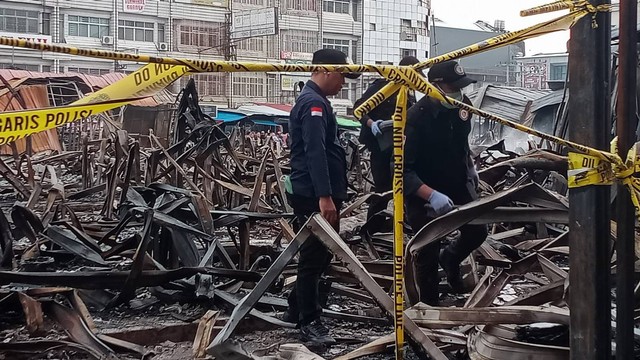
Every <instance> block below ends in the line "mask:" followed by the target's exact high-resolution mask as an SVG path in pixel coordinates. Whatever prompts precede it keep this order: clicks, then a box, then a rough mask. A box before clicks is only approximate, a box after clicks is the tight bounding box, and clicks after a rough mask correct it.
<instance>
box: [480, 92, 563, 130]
mask: <svg viewBox="0 0 640 360" xmlns="http://www.w3.org/2000/svg"><path fill="white" fill-rule="evenodd" d="M549 93H551V90H537V89H525V88H519V87H509V86H496V85H486V86H484V87H482V88H480V89H478V90H476V91H474V92H472V93H470V94H467V96H468V97H469V98H470V99H471V101H472V102H473V104H474V105H475V106H476V107H479V108H480V109H482V110H485V111H487V112H490V113H492V114H495V115H498V116H500V117H503V118H506V119H508V120H514V121H518V122H520V121H521V119H522V117H523V115H525V114H524V113H525V110H526V106H527V104H528V103H529V102H530V101H531V102H535V101H536V100H537V99H540V98H542V97H544V96H545V95H548V94H549Z"/></svg>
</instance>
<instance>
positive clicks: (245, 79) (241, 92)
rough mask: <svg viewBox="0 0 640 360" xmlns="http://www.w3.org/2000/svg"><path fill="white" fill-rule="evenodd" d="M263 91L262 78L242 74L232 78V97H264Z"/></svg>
mask: <svg viewBox="0 0 640 360" xmlns="http://www.w3.org/2000/svg"><path fill="white" fill-rule="evenodd" d="M264 90H265V79H264V77H260V76H251V75H244V74H243V75H240V74H237V75H235V76H234V77H233V96H246V97H264V94H265V91H264Z"/></svg>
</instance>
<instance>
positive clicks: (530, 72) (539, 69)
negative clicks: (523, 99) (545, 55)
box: [522, 61, 549, 90]
mask: <svg viewBox="0 0 640 360" xmlns="http://www.w3.org/2000/svg"><path fill="white" fill-rule="evenodd" d="M548 77H549V76H548V66H547V62H546V61H544V62H530V63H523V64H522V87H524V88H527V89H539V90H542V89H546V88H547V79H548Z"/></svg>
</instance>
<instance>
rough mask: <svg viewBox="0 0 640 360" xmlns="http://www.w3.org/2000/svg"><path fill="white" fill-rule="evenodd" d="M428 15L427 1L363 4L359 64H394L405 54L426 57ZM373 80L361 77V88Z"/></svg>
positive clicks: (388, 0)
mask: <svg viewBox="0 0 640 360" xmlns="http://www.w3.org/2000/svg"><path fill="white" fill-rule="evenodd" d="M430 15H431V0H395V1H394V0H367V1H365V6H364V14H363V18H364V21H363V22H364V39H363V43H364V48H363V54H364V56H363V62H364V63H366V64H378V65H392V64H395V65H397V64H398V62H399V61H400V59H402V58H403V57H404V56H407V55H412V56H415V57H417V58H418V59H420V60H425V59H427V58H429V56H430V54H429V46H430V42H429V17H430ZM374 77H376V76H375V75H365V76H363V80H362V83H363V86H364V87H365V88H366V86H367V85H368V84H369V83H370V82H371V80H372V79H373V78H374Z"/></svg>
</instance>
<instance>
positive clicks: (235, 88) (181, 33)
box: [0, 0, 429, 113]
mask: <svg viewBox="0 0 640 360" xmlns="http://www.w3.org/2000/svg"><path fill="white" fill-rule="evenodd" d="M267 8H276V11H275V14H276V18H277V19H276V21H274V22H275V23H276V24H277V27H276V30H275V31H274V34H273V35H268V36H254V37H249V38H237V37H235V36H233V35H232V31H233V24H232V19H233V16H234V14H237V13H238V12H240V11H247V10H255V11H258V10H260V9H267ZM428 15H429V1H428V0H427V1H425V0H423V1H415V0H413V1H409V0H398V1H392V0H324V1H321V0H232V1H230V0H88V1H77V0H0V35H5V36H14V37H22V38H28V39H33V40H35V41H41V42H47V43H63V44H68V45H70V46H76V47H81V48H93V49H109V50H117V51H123V52H130V53H140V54H148V55H155V56H166V57H177V58H196V59H197V58H200V59H212V60H216V59H217V60H223V59H232V60H235V59H237V60H240V61H258V62H275V63H310V60H311V55H312V53H313V52H314V51H315V50H317V49H319V48H322V47H325V48H336V49H339V50H342V51H344V52H345V53H347V55H348V56H349V57H350V58H351V59H352V60H353V62H354V63H370V64H375V63H377V64H390V63H397V62H398V61H399V59H400V58H401V57H402V56H403V55H415V56H417V57H418V58H421V59H422V58H425V57H426V56H427V50H428V49H429V44H428V42H429V41H428V38H429V37H428V34H427V19H428ZM140 66H142V64H135V63H130V62H114V61H106V60H97V59H90V58H81V57H77V56H69V55H64V54H53V53H41V52H37V51H33V50H26V49H18V48H9V47H0V68H18V69H24V70H30V71H45V72H49V71H51V72H80V73H88V74H96V75H101V74H105V73H108V72H112V71H121V72H132V71H134V70H136V69H137V68H138V67H140ZM194 77H195V78H196V80H197V81H196V84H197V86H198V91H199V95H200V97H201V98H202V100H203V101H206V102H210V103H215V104H218V105H222V106H231V107H236V106H239V105H242V104H246V103H251V102H271V103H290V102H292V101H293V100H294V99H295V94H296V91H295V83H296V82H298V81H301V80H306V79H307V78H308V74H293V73H292V74H281V73H246V74H244V73H234V74H226V73H212V74H200V75H195V76H194ZM186 81H188V79H187V78H184V79H182V80H181V81H180V82H179V83H178V84H176V85H175V87H174V90H176V89H177V88H178V86H180V85H184V84H186ZM366 81H367V80H366V78H365V79H364V80H363V79H360V80H357V81H355V82H350V83H348V84H347V85H346V86H345V88H344V90H343V91H342V92H341V93H340V94H338V95H337V96H335V99H333V100H332V101H333V102H334V107H335V108H336V109H337V110H338V111H339V112H341V113H343V112H346V109H347V108H348V107H351V106H352V104H353V101H354V100H355V99H356V98H357V97H358V96H360V94H361V93H362V87H363V84H364V85H365V86H366V83H365V82H366Z"/></svg>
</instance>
